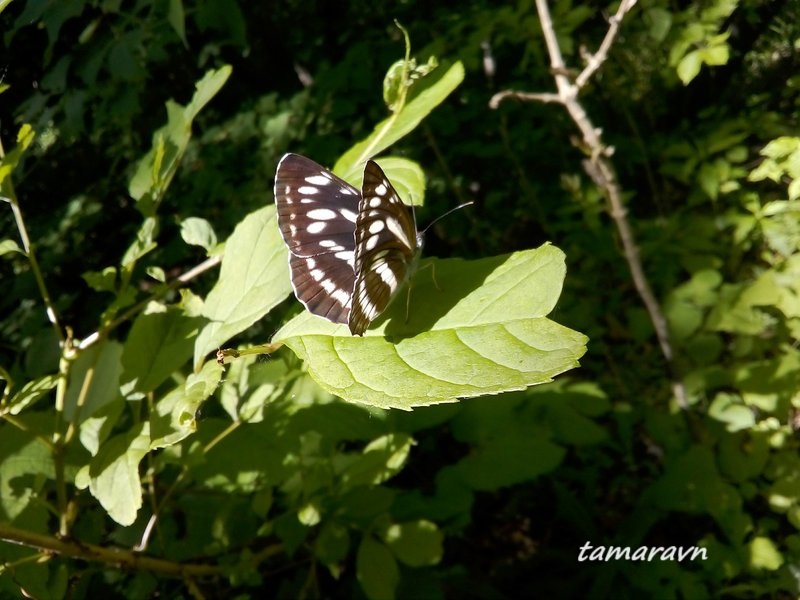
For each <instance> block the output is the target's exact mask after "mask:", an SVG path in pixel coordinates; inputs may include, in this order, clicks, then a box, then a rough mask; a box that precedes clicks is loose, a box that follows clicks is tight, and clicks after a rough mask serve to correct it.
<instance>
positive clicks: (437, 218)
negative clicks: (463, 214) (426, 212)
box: [420, 200, 475, 233]
mask: <svg viewBox="0 0 800 600" xmlns="http://www.w3.org/2000/svg"><path fill="white" fill-rule="evenodd" d="M470 204H475V201H474V200H470V201H469V202H464V204H459V205H458V206H456V207H454V208H451V209H450V210H448V211H447V212H446V213H444V214H441V215H439V216H438V217H436V218H435V219H434V220H433V221H431V222H430V223H428V225H427V226H426V227H425V229H423V230H422V231H421V232H420V233H425V232H426V231H428V229H430V228H431V227H433V226H434V225H436V223H438V222H439V221H441V220H442V219H444V218H445V217H446V216H447V215H449V214H450V213H454V212H456V211H457V210H459V209H461V208H464V207H465V206H469V205H470Z"/></svg>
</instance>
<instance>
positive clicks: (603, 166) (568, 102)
mask: <svg viewBox="0 0 800 600" xmlns="http://www.w3.org/2000/svg"><path fill="white" fill-rule="evenodd" d="M635 4H636V0H622V2H621V3H620V6H619V9H618V10H617V12H616V14H615V15H614V16H613V17H611V19H610V20H609V29H608V32H607V33H606V36H605V38H604V39H603V42H602V44H601V45H600V48H599V49H598V51H597V52H596V53H595V54H593V55H591V56H590V58H589V60H588V64H587V65H586V67H585V68H584V70H583V71H582V72H581V73H580V74H579V75H578V77H577V78H576V80H575V82H574V83H573V82H571V81H570V79H569V77H568V76H567V73H568V70H567V68H566V65H565V64H564V58H563V56H562V54H561V48H560V47H559V45H558V39H557V37H556V33H555V28H554V27H553V22H552V20H551V18H550V10H549V8H548V6H547V0H536V10H537V12H538V13H539V21H540V23H541V26H542V33H543V34H544V40H545V44H546V45H547V51H548V54H549V56H550V67H551V70H552V73H553V77H554V78H555V82H556V87H557V88H558V94H552V93H528V92H518V91H512V90H506V91H503V92H499V93H497V94H495V95H494V96H493V97H492V99H491V100H490V101H489V106H490V107H492V108H497V106H498V105H499V104H500V102H502V101H503V100H505V99H506V98H516V99H518V100H524V101H538V102H558V103H560V104H562V105H563V106H564V108H566V110H567V112H568V113H569V115H570V117H572V120H573V121H574V122H575V125H576V126H577V127H578V129H579V130H580V132H581V135H582V136H583V145H584V146H585V147H586V148H587V149H588V152H589V155H590V157H589V159H587V160H585V161H584V163H583V166H584V169H585V170H586V172H587V174H588V175H589V176H590V177H591V178H592V180H593V181H594V182H595V184H596V185H597V186H598V187H599V188H600V189H601V190H602V191H603V193H604V194H605V196H606V201H607V202H608V213H609V215H610V216H611V218H612V219H613V221H614V224H615V226H616V228H617V232H618V234H619V238H620V241H621V242H622V251H623V254H624V256H625V260H626V262H627V263H628V269H629V270H630V273H631V278H632V279H633V284H634V286H635V287H636V291H637V293H638V294H639V297H640V298H641V299H642V303H643V304H644V305H645V308H646V309H647V313H648V315H649V316H650V321H651V322H652V324H653V328H654V329H655V332H656V337H657V338H658V344H659V347H660V349H661V353H662V354H663V355H664V358H665V359H666V360H667V364H668V365H669V368H670V375H671V378H672V391H673V394H674V396H675V399H676V400H677V402H678V404H679V405H680V406H681V407H682V408H686V406H687V398H686V389H685V387H684V385H683V382H682V381H681V380H680V378H679V377H678V376H677V375H676V374H675V368H674V358H675V355H674V351H673V348H672V341H671V339H670V334H669V328H668V326H667V319H666V317H665V316H664V312H663V311H662V310H661V305H660V304H659V302H658V300H657V299H656V297H655V294H654V293H653V290H652V288H651V287H650V283H649V282H648V280H647V277H646V275H645V273H644V269H643V267H642V262H641V259H640V257H639V249H638V247H637V245H636V241H635V237H634V235H633V230H632V229H631V226H630V223H629V222H628V219H627V214H626V210H625V207H624V205H623V202H622V190H621V188H620V185H619V181H618V180H617V175H616V171H615V169H614V165H613V163H612V162H611V160H610V158H609V157H610V156H611V154H612V150H613V149H611V148H609V147H607V146H606V145H605V144H604V143H603V140H602V138H601V131H600V130H599V129H598V128H596V127H595V126H594V125H593V124H592V121H591V119H590V118H589V116H588V115H587V114H586V111H585V110H584V109H583V106H582V105H581V103H580V102H579V101H578V92H579V91H580V89H581V88H582V87H583V86H585V85H586V83H587V82H588V81H589V79H590V78H591V77H592V75H594V74H595V73H596V72H597V70H598V69H599V68H600V66H601V65H602V64H603V62H604V61H605V60H606V59H607V57H608V51H609V49H610V48H611V45H612V44H613V42H614V40H615V39H616V36H617V33H618V32H619V27H620V23H621V22H622V19H623V17H624V16H625V14H626V13H627V12H628V11H630V10H631V9H632V8H633V7H634V5H635Z"/></svg>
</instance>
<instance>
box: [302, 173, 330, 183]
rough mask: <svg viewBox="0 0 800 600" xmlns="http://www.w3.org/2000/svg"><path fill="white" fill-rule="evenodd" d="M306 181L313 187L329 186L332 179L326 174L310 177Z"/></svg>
mask: <svg viewBox="0 0 800 600" xmlns="http://www.w3.org/2000/svg"><path fill="white" fill-rule="evenodd" d="M305 180H306V183H310V184H311V185H328V183H329V182H330V180H331V178H330V177H329V176H328V175H327V174H325V173H320V174H319V175H309V176H308V177H306V178H305Z"/></svg>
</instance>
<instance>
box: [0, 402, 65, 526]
mask: <svg viewBox="0 0 800 600" xmlns="http://www.w3.org/2000/svg"><path fill="white" fill-rule="evenodd" d="M19 418H20V419H23V420H22V422H23V423H24V424H25V425H26V426H27V427H29V428H30V429H32V430H39V431H45V430H46V428H47V427H52V420H53V417H52V415H51V414H44V413H42V414H36V413H33V414H32V415H30V418H29V415H27V414H26V415H23V416H22V417H19ZM54 476H55V466H54V464H53V456H52V452H51V449H50V448H48V447H47V445H45V444H44V443H43V442H42V441H41V440H39V439H37V438H36V437H35V436H34V435H33V434H32V433H31V432H30V431H22V430H20V429H17V428H16V427H9V426H8V425H5V426H4V427H3V429H2V435H0V522H1V521H7V522H8V521H13V520H14V519H16V518H17V517H18V516H20V515H21V514H22V513H23V511H25V509H26V508H28V507H29V506H30V504H31V503H36V502H39V503H41V499H38V500H37V498H38V495H39V492H40V490H41V489H42V487H43V486H44V485H45V483H47V480H48V479H50V480H52V479H53V477H54Z"/></svg>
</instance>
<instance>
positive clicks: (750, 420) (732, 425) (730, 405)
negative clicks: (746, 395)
mask: <svg viewBox="0 0 800 600" xmlns="http://www.w3.org/2000/svg"><path fill="white" fill-rule="evenodd" d="M708 416H709V417H711V418H712V419H716V420H717V421H721V422H723V423H725V428H726V429H727V430H728V431H730V432H734V431H741V430H743V429H750V428H751V427H752V426H753V425H755V422H756V416H755V414H754V413H753V410H752V409H751V408H750V407H748V406H745V405H744V403H743V402H742V400H741V398H739V397H737V396H735V395H733V394H728V393H725V392H720V393H718V394H717V395H716V397H715V398H714V400H713V401H712V402H711V406H709V407H708Z"/></svg>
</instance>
